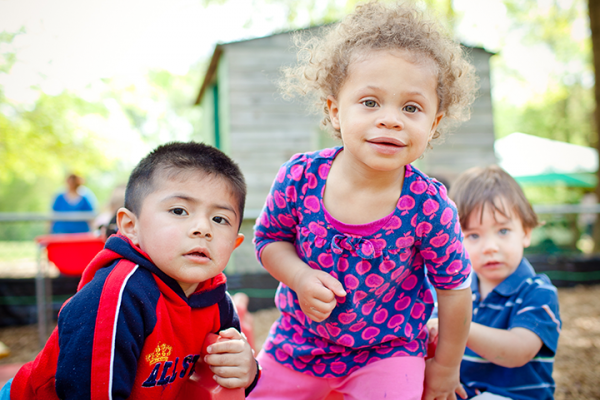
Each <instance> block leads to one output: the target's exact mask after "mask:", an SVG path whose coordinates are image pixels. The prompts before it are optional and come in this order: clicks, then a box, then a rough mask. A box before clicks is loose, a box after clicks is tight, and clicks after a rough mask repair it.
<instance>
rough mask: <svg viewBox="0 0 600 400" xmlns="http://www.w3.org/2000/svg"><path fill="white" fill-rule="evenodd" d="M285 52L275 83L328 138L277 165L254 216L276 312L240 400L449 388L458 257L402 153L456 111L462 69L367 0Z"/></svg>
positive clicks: (443, 198)
mask: <svg viewBox="0 0 600 400" xmlns="http://www.w3.org/2000/svg"><path fill="white" fill-rule="evenodd" d="M299 60H300V62H299V66H297V67H296V68H292V69H288V70H287V71H286V77H287V80H286V84H285V85H284V89H285V90H286V92H287V93H300V94H302V95H307V96H312V97H314V98H315V100H316V102H317V104H318V107H319V108H320V109H322V110H323V111H324V113H325V114H324V119H323V123H324V124H325V125H326V126H328V127H330V128H331V129H332V130H333V132H334V134H335V135H336V136H337V137H339V138H340V139H341V141H342V146H340V147H336V148H331V149H324V150H320V151H318V152H314V153H305V154H297V155H295V156H294V157H292V159H291V160H289V161H288V162H287V163H285V164H284V165H283V166H282V167H281V169H280V171H279V173H278V175H277V177H276V178H275V181H274V183H273V187H272V188H271V192H270V194H269V196H268V197H267V200H266V204H265V207H264V209H263V211H262V214H261V216H260V218H259V219H258V220H257V224H256V227H255V243H256V251H257V255H258V258H259V260H260V261H261V263H262V264H263V266H264V267H265V268H266V269H267V270H268V271H269V272H270V273H271V274H272V275H273V276H274V277H275V278H276V279H278V280H279V281H280V282H281V284H280V285H279V289H278V292H277V296H276V299H275V301H276V305H277V307H278V308H279V310H280V311H281V317H280V318H279V319H278V320H277V321H276V322H275V324H274V325H273V327H272V328H271V332H270V335H269V337H268V339H267V341H266V343H265V345H264V347H263V351H262V352H261V353H260V354H259V359H260V361H261V365H262V366H263V371H264V373H263V379H262V380H261V381H260V382H259V384H258V386H257V387H256V389H255V391H254V392H253V393H252V395H251V396H250V398H252V399H306V400H309V399H310V400H314V399H323V398H325V397H326V396H328V394H329V393H331V392H338V393H341V394H343V396H344V398H345V399H383V398H387V399H421V398H422V397H423V398H425V399H456V394H455V391H456V392H457V393H459V395H460V396H461V397H463V396H464V390H463V389H462V387H460V384H459V376H458V371H459V365H460V361H461V356H462V354H463V351H464V348H465V342H466V338H467V334H468V330H469V323H470V320H471V293H470V289H469V274H470V270H471V265H470V263H469V260H468V257H467V255H466V254H465V251H464V249H463V245H462V234H461V231H460V225H459V222H458V217H457V213H456V208H455V206H454V204H453V203H452V202H451V201H450V200H449V199H448V197H447V194H446V189H445V187H444V186H443V185H442V184H440V183H439V182H437V181H436V180H434V179H431V178H429V177H428V176H426V175H425V174H423V173H422V172H420V171H419V170H418V169H416V168H415V167H414V166H412V165H411V164H410V163H412V162H413V161H415V160H416V159H418V158H419V157H421V155H422V154H423V153H424V151H425V149H426V148H427V147H428V145H429V143H430V141H431V140H432V139H434V138H435V137H437V136H439V131H440V127H441V126H442V121H447V120H456V121H460V120H464V119H466V118H468V106H469V105H470V104H471V102H472V100H473V98H474V89H475V75H474V68H473V67H472V66H471V65H470V64H469V63H468V62H467V61H466V60H465V58H464V55H463V52H462V49H461V47H460V46H459V45H458V44H457V43H455V42H453V41H452V40H450V39H449V38H448V37H447V36H446V35H444V34H443V32H442V29H441V28H440V27H439V25H438V24H437V23H435V22H433V21H431V20H428V19H426V18H425V17H424V16H423V15H422V13H421V12H419V11H418V10H417V9H416V8H415V7H414V6H412V5H407V4H399V3H393V4H391V5H388V4H384V3H379V2H370V3H366V4H363V5H360V6H358V7H357V8H356V10H355V12H354V13H352V14H351V15H349V16H347V17H346V18H345V19H344V20H343V21H341V22H340V23H339V24H336V25H334V26H331V27H330V28H328V32H327V33H326V34H325V35H324V36H323V37H315V38H311V39H309V40H308V41H306V42H304V44H303V45H302V48H301V50H300V57H299ZM425 270H427V275H428V278H429V279H426V276H425V275H426V272H425ZM429 282H431V283H429ZM432 285H433V287H434V288H435V290H436V293H437V296H438V301H439V319H440V325H439V326H440V329H439V331H440V334H439V339H438V347H437V352H436V354H435V357H433V358H431V359H430V360H428V361H427V367H426V363H425V360H424V356H425V354H426V349H427V329H426V322H427V320H428V318H429V316H430V314H431V311H432V308H433V305H434V304H433V296H432V292H431V290H432ZM424 380H425V384H423V382H424ZM423 391H424V393H423Z"/></svg>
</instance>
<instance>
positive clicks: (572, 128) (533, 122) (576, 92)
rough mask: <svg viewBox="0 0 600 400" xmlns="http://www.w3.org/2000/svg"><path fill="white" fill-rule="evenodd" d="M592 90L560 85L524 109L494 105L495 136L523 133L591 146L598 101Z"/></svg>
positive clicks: (507, 105) (508, 105)
mask: <svg viewBox="0 0 600 400" xmlns="http://www.w3.org/2000/svg"><path fill="white" fill-rule="evenodd" d="M593 95H594V94H593V92H592V90H591V89H590V88H584V87H582V86H581V85H580V84H574V85H571V86H566V85H557V86H556V87H554V90H552V89H549V90H548V92H547V93H546V94H545V95H543V96H539V97H538V98H536V99H534V100H532V101H530V102H528V103H526V104H525V105H523V106H517V105H513V104H510V103H507V102H497V103H496V104H495V110H494V111H495V114H496V119H495V126H496V136H497V137H499V138H500V137H504V136H506V135H508V134H510V133H513V132H523V133H528V134H530V135H536V136H542V137H546V138H549V139H553V140H560V141H564V142H568V143H573V144H579V145H582V146H589V145H590V144H591V143H594V142H595V140H596V131H595V129H594V124H593V113H594V108H595V101H594V97H593Z"/></svg>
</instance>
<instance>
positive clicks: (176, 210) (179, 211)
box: [171, 207, 188, 215]
mask: <svg viewBox="0 0 600 400" xmlns="http://www.w3.org/2000/svg"><path fill="white" fill-rule="evenodd" d="M171 212H172V213H173V214H175V215H187V214H188V213H187V211H185V210H184V209H183V208H179V207H177V208H173V209H172V210H171Z"/></svg>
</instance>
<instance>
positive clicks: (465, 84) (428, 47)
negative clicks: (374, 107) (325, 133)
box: [280, 1, 477, 138]
mask: <svg viewBox="0 0 600 400" xmlns="http://www.w3.org/2000/svg"><path fill="white" fill-rule="evenodd" d="M324 29H325V34H324V35H322V36H321V35H320V36H318V37H317V36H313V37H308V38H303V37H302V36H301V35H300V34H298V35H296V36H295V38H294V40H295V44H296V45H297V46H298V47H299V52H298V65H297V66H295V67H288V68H284V69H283V72H284V78H283V80H282V81H281V82H280V87H281V89H282V91H283V93H284V95H287V96H289V97H293V96H294V95H296V94H300V95H305V96H310V97H312V98H314V100H315V103H316V105H317V106H318V109H320V110H322V111H323V112H324V117H323V120H322V123H323V125H324V126H326V127H327V128H328V129H329V130H330V131H332V132H333V135H334V136H335V137H337V138H340V137H341V136H340V132H339V131H337V130H335V129H334V128H333V126H332V125H331V120H330V119H329V110H328V108H327V96H331V95H333V96H334V97H337V95H338V93H339V91H340V88H341V86H342V85H343V83H344V81H345V79H346V76H347V74H348V67H349V65H350V63H351V62H352V61H353V57H355V55H357V54H359V53H362V54H364V53H365V52H367V51H371V50H401V51H408V52H410V53H412V55H414V56H415V57H417V58H418V59H421V60H423V59H424V60H426V61H428V60H431V61H433V64H434V66H435V69H434V71H436V72H437V74H438V79H437V80H438V85H437V95H438V98H439V107H438V111H443V112H444V113H445V118H444V119H443V124H444V126H445V127H447V126H448V122H451V121H456V122H461V121H466V120H467V119H469V117H470V105H471V103H472V102H473V100H474V99H475V91H476V83H477V78H476V75H475V68H474V67H473V66H472V65H471V64H470V63H469V62H468V61H467V60H466V59H465V55H464V51H463V49H462V48H461V46H460V45H459V44H458V43H456V42H455V41H453V40H452V39H450V38H449V37H448V36H447V35H446V34H445V33H444V31H443V29H442V27H441V25H440V24H439V23H437V22H435V21H433V20H429V19H427V18H425V17H424V15H423V14H422V12H420V11H419V10H418V9H417V8H416V7H415V6H414V5H413V4H410V3H393V4H391V5H387V4H383V3H380V2H378V1H371V2H368V3H365V4H362V5H359V6H357V7H356V10H355V11H354V13H352V14H350V15H348V16H346V17H345V18H344V19H343V20H342V21H341V22H340V23H337V24H335V25H332V26H329V27H326V28H324ZM442 129H443V128H442ZM439 131H440V128H439V127H438V131H436V133H435V135H434V138H437V137H439V136H440V132H439Z"/></svg>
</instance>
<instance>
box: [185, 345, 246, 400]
mask: <svg viewBox="0 0 600 400" xmlns="http://www.w3.org/2000/svg"><path fill="white" fill-rule="evenodd" d="M218 341H219V335H217V334H215V333H209V334H208V335H207V336H206V339H205V340H204V344H203V345H202V349H203V350H202V355H201V356H200V358H199V359H198V361H197V362H196V369H195V371H194V373H193V374H192V376H190V379H189V380H188V381H186V382H185V383H184V384H183V387H182V388H181V390H180V391H179V395H178V396H177V398H179V399H203V400H243V399H244V398H245V395H244V389H242V388H239V389H227V388H224V387H223V386H221V385H219V384H218V383H217V382H216V381H215V380H214V379H213V375H214V373H213V372H212V371H211V370H210V368H209V367H208V364H206V363H205V362H204V356H206V348H207V347H208V346H210V345H211V344H213V343H216V342H218Z"/></svg>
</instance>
